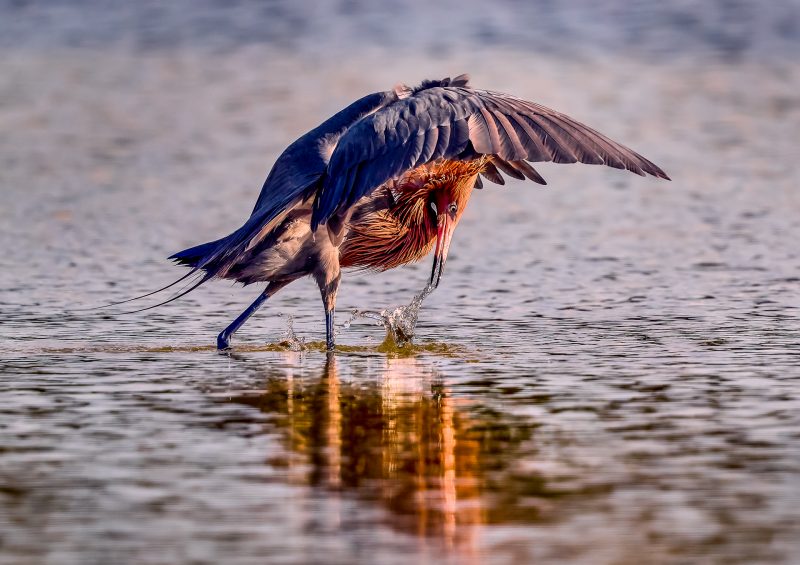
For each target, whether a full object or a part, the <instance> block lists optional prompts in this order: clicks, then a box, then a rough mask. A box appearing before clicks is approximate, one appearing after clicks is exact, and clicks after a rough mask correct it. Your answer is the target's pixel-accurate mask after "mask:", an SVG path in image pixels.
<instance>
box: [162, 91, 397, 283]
mask: <svg viewBox="0 0 800 565" xmlns="http://www.w3.org/2000/svg"><path fill="white" fill-rule="evenodd" d="M396 99H397V94H396V93H395V92H393V91H387V92H376V93H374V94H369V95H367V96H364V97H363V98H361V99H359V100H357V101H355V102H353V103H352V104H350V105H349V106H348V107H346V108H345V109H343V110H341V111H340V112H338V113H337V114H335V115H334V116H332V117H331V118H329V119H328V120H326V121H325V122H323V123H322V124H320V125H319V126H317V127H316V128H314V129H313V130H311V131H309V132H308V133H306V134H305V135H303V136H302V137H300V138H299V139H297V140H296V141H295V142H294V143H292V144H291V145H289V147H287V148H286V150H285V151H284V152H283V153H282V154H281V156H280V157H278V159H277V160H276V161H275V164H274V165H273V166H272V170H270V172H269V175H268V176H267V180H266V181H265V182H264V185H263V187H262V188H261V193H260V194H259V196H258V200H257V201H256V205H255V207H254V208H253V212H252V213H251V215H250V218H249V219H248V220H247V222H246V223H245V224H244V225H243V226H242V227H241V228H239V229H238V230H236V231H235V232H233V233H232V234H230V235H229V236H227V237H225V238H223V239H221V240H219V241H218V242H215V245H214V246H213V248H212V249H211V250H209V252H208V253H207V254H206V255H204V256H203V257H201V258H199V259H197V260H196V263H195V265H196V267H197V268H203V269H205V270H206V271H207V272H219V271H220V270H223V269H224V268H225V267H226V265H228V264H229V263H231V262H232V261H234V260H235V259H236V258H237V257H238V256H239V255H240V254H241V253H242V252H243V251H244V250H245V249H247V247H248V246H249V245H251V244H252V243H253V241H254V240H255V239H257V238H259V237H261V235H263V232H264V228H265V226H267V225H268V224H269V223H270V222H272V221H273V220H275V218H277V217H278V216H279V215H280V214H281V213H282V212H284V211H286V210H287V209H289V208H291V207H292V206H294V205H295V204H297V203H298V202H301V201H303V200H304V199H305V198H307V197H309V196H311V195H312V194H314V192H315V191H317V190H318V189H319V187H320V186H321V181H322V178H323V177H324V175H325V173H326V170H327V167H328V160H329V157H330V148H331V147H333V146H335V144H336V142H337V141H338V139H339V137H340V136H341V135H342V134H343V133H344V132H345V131H346V130H347V128H348V127H349V126H350V125H352V124H353V123H355V122H357V121H358V120H359V119H361V118H363V117H364V116H366V115H369V114H370V113H371V112H374V111H375V110H376V109H378V108H380V107H382V106H384V105H387V104H389V103H391V102H392V101H394V100H396ZM173 257H175V256H173Z"/></svg>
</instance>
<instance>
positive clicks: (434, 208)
mask: <svg viewBox="0 0 800 565" xmlns="http://www.w3.org/2000/svg"><path fill="white" fill-rule="evenodd" d="M431 210H433V213H434V214H438V213H439V209H438V208H436V202H434V201H433V200H431Z"/></svg>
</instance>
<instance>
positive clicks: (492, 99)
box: [312, 76, 669, 229]
mask: <svg viewBox="0 0 800 565" xmlns="http://www.w3.org/2000/svg"><path fill="white" fill-rule="evenodd" d="M484 155H490V156H492V157H493V159H492V160H490V161H487V165H486V168H485V170H484V171H483V172H482V174H483V176H484V177H485V178H487V179H488V180H491V181H492V182H496V183H498V184H504V183H505V179H504V178H503V175H502V174H501V173H500V171H501V170H502V172H503V173H505V174H507V175H509V176H511V177H514V178H518V179H523V178H528V179H530V180H532V181H534V182H537V183H540V184H546V182H545V180H544V179H543V178H542V177H541V175H540V174H539V173H538V172H537V171H536V170H535V169H534V168H533V167H531V166H530V165H529V164H528V163H527V162H526V161H530V162H540V161H552V162H555V163H576V162H581V163H587V164H604V165H608V166H610V167H614V168H618V169H627V170H629V171H631V172H633V173H636V174H640V175H644V174H649V175H653V176H656V177H660V178H664V179H668V178H669V177H667V175H666V174H665V173H664V171H662V170H661V169H660V168H658V167H657V166H656V165H655V164H653V163H652V162H651V161H648V160H647V159H645V158H644V157H642V156H641V155H639V154H638V153H636V152H635V151H633V150H631V149H629V148H627V147H625V146H624V145H622V144H620V143H617V142H615V141H612V140H611V139H609V138H608V137H606V136H604V135H602V134H601V133H599V132H597V131H596V130H594V129H592V128H590V127H588V126H586V125H584V124H581V123H580V122H578V121H576V120H574V119H572V118H570V117H569V116H567V115H565V114H561V113H559V112H556V111H554V110H551V109H549V108H547V107H545V106H542V105H540V104H535V103H533V102H528V101H526V100H522V99H520V98H516V97H513V96H509V95H507V94H502V93H499V92H491V91H486V90H475V89H472V88H470V87H469V86H468V85H467V77H462V76H459V77H456V78H455V79H452V80H451V79H444V80H441V81H426V82H424V83H423V85H422V86H420V87H418V88H416V89H408V90H407V92H406V91H405V90H404V96H403V97H402V98H398V99H397V100H395V101H394V102H393V103H391V104H388V105H385V106H383V107H381V108H379V109H378V110H377V111H375V112H373V113H371V114H369V115H366V116H364V117H363V118H361V119H359V120H358V121H356V122H355V123H353V124H352V125H350V126H349V127H348V128H347V129H346V130H345V131H344V133H343V134H342V136H341V138H340V139H339V142H338V144H337V145H336V147H335V149H334V150H333V153H332V154H331V157H330V161H329V163H328V167H327V171H326V175H325V177H324V180H323V182H322V183H321V187H320V188H318V189H317V193H316V199H315V201H314V212H313V216H312V227H313V228H314V229H316V227H317V226H318V225H319V224H320V223H324V222H325V221H326V220H327V219H328V218H329V217H330V216H331V215H333V214H335V213H336V212H337V210H339V209H340V208H346V207H348V206H351V205H353V204H354V203H355V202H357V201H358V200H359V199H360V198H361V197H363V196H365V195H367V194H369V193H370V192H371V191H373V190H374V189H375V188H377V187H378V186H380V185H382V184H383V183H385V182H386V181H388V180H391V179H394V178H397V177H399V176H400V175H402V174H403V173H405V172H406V171H408V170H410V169H414V168H416V167H419V166H421V165H424V164H425V163H430V162H432V161H434V160H437V159H467V160H468V159H475V158H479V157H482V156H484ZM498 168H499V169H500V170H498ZM353 171H356V172H353Z"/></svg>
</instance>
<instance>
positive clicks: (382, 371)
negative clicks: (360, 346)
mask: <svg viewBox="0 0 800 565" xmlns="http://www.w3.org/2000/svg"><path fill="white" fill-rule="evenodd" d="M376 362H377V363H378V366H377V367H376V368H374V370H372V369H371V370H370V374H362V373H360V372H358V373H357V372H352V373H347V374H346V375H345V376H344V377H343V376H342V375H341V374H340V373H342V372H347V371H346V369H350V367H348V366H347V364H346V359H344V360H337V359H336V358H335V357H334V356H332V355H330V356H328V359H327V361H326V363H325V366H324V369H323V370H322V374H321V376H315V377H308V376H305V374H304V373H305V369H304V368H301V369H291V370H289V371H290V372H289V373H283V374H280V375H278V374H273V375H269V376H267V382H266V384H265V387H266V388H265V390H264V391H263V392H260V393H258V394H246V395H240V396H238V397H235V398H233V399H232V400H233V401H234V402H240V403H246V404H249V405H251V406H255V407H257V408H259V409H260V410H261V411H263V412H265V413H267V414H269V415H270V418H269V420H270V424H269V425H270V426H274V427H275V429H277V430H280V435H281V437H282V440H283V441H284V443H285V445H286V448H287V449H286V451H285V453H283V454H281V455H280V456H273V455H271V456H270V458H269V463H270V464H271V465H273V466H278V467H280V468H283V469H285V476H286V477H287V480H288V481H290V482H292V483H295V484H301V485H309V486H312V487H315V488H320V489H323V492H326V493H327V494H326V495H325V496H326V499H329V500H340V499H339V497H341V496H348V495H349V494H355V496H356V497H358V498H359V499H361V500H364V499H366V500H370V501H374V502H376V503H378V504H379V505H380V506H382V507H384V508H386V509H388V510H390V511H391V514H390V516H391V522H392V524H391V525H392V526H393V527H396V528H399V529H401V530H403V531H406V532H408V533H413V534H418V535H420V536H422V537H424V538H428V537H431V536H433V537H438V538H441V539H442V540H443V541H444V543H445V545H447V546H449V547H455V546H457V547H459V548H460V549H462V550H463V549H468V548H469V547H473V548H475V547H476V543H475V542H476V540H475V539H474V538H475V536H476V530H477V526H478V525H479V524H483V523H496V522H506V521H513V522H530V521H536V520H538V519H539V518H540V516H539V509H538V507H537V506H536V505H535V504H534V505H529V504H527V502H523V499H524V497H525V495H528V496H529V495H534V496H535V494H536V492H533V491H536V490H537V489H538V490H539V491H540V492H544V490H542V485H543V483H542V480H541V478H537V477H530V476H528V477H526V476H525V474H524V473H522V474H521V473H520V472H519V469H518V468H516V467H515V464H516V463H517V462H519V460H520V459H521V458H522V455H523V451H524V446H525V445H528V446H529V444H530V443H531V441H530V440H532V432H533V428H534V426H533V424H532V423H531V422H529V421H526V420H523V419H521V418H515V417H512V416H509V415H504V414H501V413H500V412H498V411H493V410H491V409H488V408H487V407H486V406H482V405H480V404H477V403H471V402H467V401H466V400H463V399H458V398H456V397H454V396H453V395H452V394H451V392H450V390H448V387H447V385H446V384H444V380H443V379H442V378H441V377H440V376H439V375H438V374H437V371H436V370H435V369H434V368H432V367H430V366H428V365H427V364H426V363H425V362H424V361H420V360H418V359H416V358H405V359H389V358H380V359H376ZM338 363H343V366H342V367H340V366H339V365H338ZM298 371H299V372H300V373H301V374H299V375H298V374H297V373H298ZM528 449H530V446H529V447H528ZM531 481H533V482H532V483H531ZM524 484H529V485H530V484H533V485H534V487H533V488H532V489H531V488H527V489H526V488H524V486H523V488H520V487H521V485H524ZM525 491H528V492H525ZM490 501H491V502H490ZM334 506H335V505H334ZM327 508H331V506H327ZM339 519H341V516H340V517H339Z"/></svg>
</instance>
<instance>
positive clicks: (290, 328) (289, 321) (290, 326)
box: [279, 314, 308, 351]
mask: <svg viewBox="0 0 800 565" xmlns="http://www.w3.org/2000/svg"><path fill="white" fill-rule="evenodd" d="M279 316H281V317H284V318H286V329H285V330H284V332H283V339H282V340H281V341H280V345H281V346H285V347H287V348H288V349H289V350H290V351H305V350H306V349H308V347H307V345H306V339H305V338H304V337H300V336H298V335H297V333H295V331H294V316H292V315H291V314H279Z"/></svg>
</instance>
